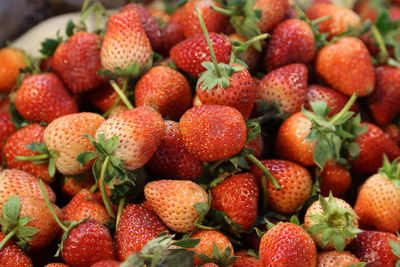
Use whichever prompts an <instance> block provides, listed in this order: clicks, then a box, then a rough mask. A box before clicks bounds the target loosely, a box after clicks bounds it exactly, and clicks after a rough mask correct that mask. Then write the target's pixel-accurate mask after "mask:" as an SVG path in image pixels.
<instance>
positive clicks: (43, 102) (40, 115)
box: [15, 73, 78, 123]
mask: <svg viewBox="0 0 400 267" xmlns="http://www.w3.org/2000/svg"><path fill="white" fill-rule="evenodd" d="M15 107H16V108H17V110H18V112H19V113H20V114H21V115H22V116H23V117H24V118H25V119H27V120H29V121H35V122H47V123H50V122H52V121H53V120H55V119H56V118H58V117H61V116H63V115H67V114H71V113H76V112H78V105H77V103H76V100H75V99H74V98H73V97H72V96H71V94H70V93H69V91H68V90H67V88H65V86H64V84H63V82H62V81H61V79H60V78H58V76H56V75H55V74H53V73H43V74H33V75H31V76H29V77H27V78H25V79H24V80H23V81H22V83H21V86H20V87H19V88H18V90H17V93H16V96H15Z"/></svg>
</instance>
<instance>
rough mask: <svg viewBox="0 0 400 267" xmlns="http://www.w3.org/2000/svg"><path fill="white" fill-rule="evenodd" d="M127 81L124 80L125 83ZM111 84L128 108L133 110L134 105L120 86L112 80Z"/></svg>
mask: <svg viewBox="0 0 400 267" xmlns="http://www.w3.org/2000/svg"><path fill="white" fill-rule="evenodd" d="M125 80H127V78H124V81H125ZM110 84H111V86H112V88H113V89H114V90H115V92H116V93H117V94H118V96H119V97H120V98H121V100H122V101H123V102H124V103H125V105H126V106H127V107H128V109H133V105H132V104H131V102H130V101H129V99H128V98H127V97H126V95H125V94H124V93H123V92H122V90H121V88H119V86H118V84H117V83H116V82H115V81H114V80H111V81H110Z"/></svg>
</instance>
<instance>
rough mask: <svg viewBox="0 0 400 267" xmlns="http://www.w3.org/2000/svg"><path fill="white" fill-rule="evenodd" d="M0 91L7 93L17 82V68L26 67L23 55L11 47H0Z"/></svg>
mask: <svg viewBox="0 0 400 267" xmlns="http://www.w3.org/2000/svg"><path fill="white" fill-rule="evenodd" d="M0 62H1V67H0V92H1V93H9V92H11V90H12V89H13V88H14V86H15V84H16V82H17V76H18V74H19V70H20V69H23V68H25V67H26V63H25V55H24V53H23V52H22V51H20V50H17V49H15V48H12V47H3V48H1V49H0Z"/></svg>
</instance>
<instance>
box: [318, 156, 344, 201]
mask: <svg viewBox="0 0 400 267" xmlns="http://www.w3.org/2000/svg"><path fill="white" fill-rule="evenodd" d="M319 175H320V190H321V195H323V196H324V197H327V196H329V193H330V192H332V195H333V196H334V197H342V196H343V195H344V194H345V193H346V192H347V190H349V188H350V185H351V174H350V172H349V171H348V170H347V169H346V168H344V167H343V166H340V165H339V164H338V163H337V162H334V161H332V160H329V161H327V162H326V163H325V166H324V169H323V170H322V171H321V172H320V174H319Z"/></svg>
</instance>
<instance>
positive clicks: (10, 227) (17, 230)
mask: <svg viewBox="0 0 400 267" xmlns="http://www.w3.org/2000/svg"><path fill="white" fill-rule="evenodd" d="M20 210H21V201H20V198H19V196H18V195H16V196H13V197H10V198H9V199H8V200H7V202H6V204H4V206H3V214H2V215H3V216H1V217H0V225H1V230H2V232H3V234H4V235H5V237H4V239H3V240H2V241H1V242H0V250H1V249H2V248H3V247H4V245H5V244H6V243H7V241H8V240H10V239H11V238H13V237H14V236H15V237H16V239H17V240H18V241H17V244H18V245H19V246H20V247H22V248H23V249H26V248H27V247H28V242H29V241H31V240H32V236H33V235H35V234H36V233H37V232H38V229H36V228H35V227H31V226H26V225H27V224H28V223H29V222H30V221H32V220H33V219H34V218H31V217H28V216H23V217H20V216H19V212H20Z"/></svg>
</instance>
